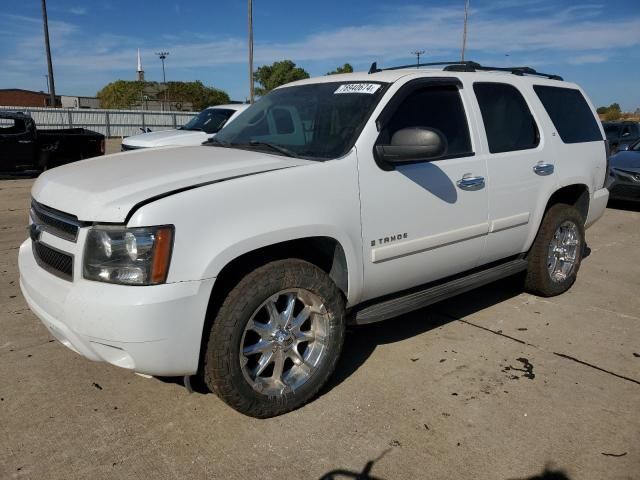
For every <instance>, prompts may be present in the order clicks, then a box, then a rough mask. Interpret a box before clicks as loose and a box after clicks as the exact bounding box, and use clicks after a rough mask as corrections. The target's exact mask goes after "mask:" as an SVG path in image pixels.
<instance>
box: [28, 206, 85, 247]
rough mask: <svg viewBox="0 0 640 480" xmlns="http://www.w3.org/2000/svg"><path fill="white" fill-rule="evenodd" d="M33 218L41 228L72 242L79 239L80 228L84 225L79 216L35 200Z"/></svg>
mask: <svg viewBox="0 0 640 480" xmlns="http://www.w3.org/2000/svg"><path fill="white" fill-rule="evenodd" d="M31 220H32V221H33V223H35V224H37V225H38V227H39V228H40V230H43V231H46V232H49V233H50V234H51V235H55V236H56V237H60V238H63V239H65V240H69V241H70V242H75V241H76V240H77V238H78V230H79V229H80V227H81V226H82V222H80V221H79V220H78V217H76V216H74V215H70V214H68V213H64V212H60V211H58V210H54V209H53V208H50V207H47V206H45V205H42V204H40V203H38V202H36V201H35V200H32V201H31Z"/></svg>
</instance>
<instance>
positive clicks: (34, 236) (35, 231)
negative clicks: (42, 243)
mask: <svg viewBox="0 0 640 480" xmlns="http://www.w3.org/2000/svg"><path fill="white" fill-rule="evenodd" d="M41 233H42V227H41V226H40V225H38V224H37V223H32V224H31V225H30V226H29V236H30V237H31V240H33V241H34V242H37V241H38V240H40V234H41Z"/></svg>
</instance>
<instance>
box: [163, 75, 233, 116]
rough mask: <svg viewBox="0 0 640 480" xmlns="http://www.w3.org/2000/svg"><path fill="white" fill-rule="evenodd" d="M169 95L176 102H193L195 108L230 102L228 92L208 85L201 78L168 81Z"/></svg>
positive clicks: (200, 108) (199, 108)
mask: <svg viewBox="0 0 640 480" xmlns="http://www.w3.org/2000/svg"><path fill="white" fill-rule="evenodd" d="M167 97H168V98H169V100H171V101H174V102H180V103H191V104H192V105H193V108H194V109H195V110H202V109H203V108H206V107H211V106H214V105H221V104H223V103H229V95H227V93H226V92H224V91H222V90H218V89H217V88H213V87H207V86H206V85H204V84H203V83H202V82H201V81H200V80H196V81H195V82H167Z"/></svg>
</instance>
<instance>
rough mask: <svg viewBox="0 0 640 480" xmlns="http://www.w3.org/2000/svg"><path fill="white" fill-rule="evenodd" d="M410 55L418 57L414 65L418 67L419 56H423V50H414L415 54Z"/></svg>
mask: <svg viewBox="0 0 640 480" xmlns="http://www.w3.org/2000/svg"><path fill="white" fill-rule="evenodd" d="M411 55H415V56H416V57H418V62H417V63H416V65H417V66H420V56H421V55H424V50H416V51H415V52H411Z"/></svg>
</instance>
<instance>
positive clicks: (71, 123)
mask: <svg viewBox="0 0 640 480" xmlns="http://www.w3.org/2000/svg"><path fill="white" fill-rule="evenodd" d="M67 115H68V116H69V128H73V119H72V118H71V110H67Z"/></svg>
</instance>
